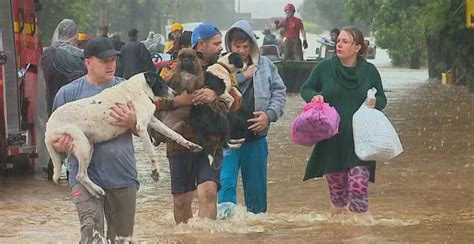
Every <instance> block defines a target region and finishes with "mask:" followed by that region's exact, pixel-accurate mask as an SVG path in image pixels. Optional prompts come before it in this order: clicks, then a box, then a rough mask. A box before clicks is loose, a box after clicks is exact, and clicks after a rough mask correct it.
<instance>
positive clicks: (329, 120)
mask: <svg viewBox="0 0 474 244" xmlns="http://www.w3.org/2000/svg"><path fill="white" fill-rule="evenodd" d="M340 119H341V118H340V116H339V114H338V113H337V111H336V109H335V108H334V107H330V106H329V104H328V103H323V102H320V101H318V102H310V103H308V104H306V105H305V106H304V107H303V111H302V112H301V114H299V115H298V116H297V117H296V118H295V120H293V123H292V124H291V142H293V143H294V144H299V145H304V146H312V145H314V144H316V143H318V142H320V141H322V140H326V139H329V138H331V137H333V136H335V135H337V133H339V120H340Z"/></svg>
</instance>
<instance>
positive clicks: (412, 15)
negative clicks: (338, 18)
mask: <svg viewBox="0 0 474 244" xmlns="http://www.w3.org/2000/svg"><path fill="white" fill-rule="evenodd" d="M465 3H466V2H465V1H464V0H414V1H410V0H345V5H346V8H347V9H348V10H349V12H350V15H351V16H352V17H353V18H357V19H360V20H362V21H364V22H366V23H367V24H370V25H371V26H372V28H373V30H374V31H375V36H376V38H377V45H379V46H380V47H382V48H387V49H388V52H389V55H390V57H391V58H392V63H393V64H395V65H397V66H398V65H408V66H409V67H412V68H417V67H419V65H420V64H423V63H425V62H426V61H427V63H428V71H429V76H430V78H439V77H440V76H441V73H442V72H447V71H451V72H453V73H455V77H457V81H458V83H465V84H467V85H468V86H469V89H470V91H471V92H474V42H473V41H472V40H474V30H470V29H467V28H466V27H465V26H464V21H465V19H464V18H465V17H464V16H465V11H466V5H465Z"/></svg>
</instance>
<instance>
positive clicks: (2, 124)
mask: <svg viewBox="0 0 474 244" xmlns="http://www.w3.org/2000/svg"><path fill="white" fill-rule="evenodd" d="M40 10H41V1H40V0H1V1H0V111H1V113H0V173H2V171H3V170H5V169H10V168H11V169H15V168H21V169H25V166H27V167H26V169H28V171H29V172H32V171H33V170H34V169H35V168H36V166H35V158H36V155H37V154H36V141H35V132H34V129H35V128H34V120H35V104H34V103H35V99H36V98H35V92H36V81H37V71H38V62H39V59H40V56H41V53H42V45H41V41H40V38H39V35H38V31H37V30H38V29H37V16H38V13H39V11H40ZM18 165H22V166H21V167H18Z"/></svg>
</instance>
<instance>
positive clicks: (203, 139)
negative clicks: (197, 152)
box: [189, 53, 244, 167]
mask: <svg viewBox="0 0 474 244" xmlns="http://www.w3.org/2000/svg"><path fill="white" fill-rule="evenodd" d="M243 67H244V63H243V60H242V57H241V56H240V55H239V54H238V53H227V54H225V55H224V56H222V57H221V58H219V60H218V61H217V62H216V63H215V64H213V65H211V66H209V67H208V68H207V69H206V71H205V72H204V85H205V87H208V88H210V89H212V90H214V91H215V92H216V94H217V95H218V99H217V100H216V101H214V102H212V103H208V104H203V105H195V106H193V107H192V109H191V113H190V116H189V119H190V124H191V127H192V128H193V129H194V131H195V132H196V138H197V143H198V144H199V145H201V146H202V147H203V150H202V152H203V153H206V154H207V156H208V158H209V163H210V164H211V165H213V166H214V167H218V166H217V165H220V163H221V162H222V157H223V155H222V154H221V150H215V148H213V147H212V146H211V145H210V144H209V138H210V137H212V136H214V137H216V138H218V139H219V143H220V145H221V146H223V147H227V141H228V139H229V133H230V129H231V128H230V126H229V122H228V120H227V116H226V114H227V113H228V112H229V109H230V107H231V105H232V103H233V101H234V98H233V97H232V96H231V95H230V94H229V91H231V89H235V90H236V91H237V95H238V96H239V95H240V92H238V90H237V87H236V86H237V82H236V78H235V75H236V73H237V72H238V71H239V70H241V69H242V68H243ZM216 153H218V154H216Z"/></svg>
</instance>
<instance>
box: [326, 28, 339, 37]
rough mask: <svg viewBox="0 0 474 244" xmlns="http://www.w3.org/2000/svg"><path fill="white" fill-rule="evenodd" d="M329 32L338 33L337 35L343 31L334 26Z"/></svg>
mask: <svg viewBox="0 0 474 244" xmlns="http://www.w3.org/2000/svg"><path fill="white" fill-rule="evenodd" d="M329 33H336V34H337V35H339V33H341V31H340V30H339V29H338V28H333V29H332V30H331V31H330V32H329Z"/></svg>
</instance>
